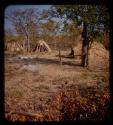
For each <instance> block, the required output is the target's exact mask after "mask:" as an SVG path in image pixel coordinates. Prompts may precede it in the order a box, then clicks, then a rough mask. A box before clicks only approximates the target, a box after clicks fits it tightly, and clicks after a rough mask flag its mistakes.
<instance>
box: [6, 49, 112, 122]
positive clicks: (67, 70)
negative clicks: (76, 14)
mask: <svg viewBox="0 0 113 125" xmlns="http://www.w3.org/2000/svg"><path fill="white" fill-rule="evenodd" d="M100 50H101V49H100ZM68 53H69V52H67V51H62V55H65V54H68ZM57 54H58V52H56V51H55V52H53V53H49V54H46V53H43V54H40V55H38V56H36V55H35V56H34V55H29V57H30V58H28V59H20V58H17V57H18V56H17V55H12V54H10V55H7V56H6V58H5V111H6V113H5V117H6V119H7V120H9V121H66V120H75V121H90V120H91V121H97V120H104V119H106V118H108V115H109V112H108V107H109V102H110V100H109V98H110V97H109V96H110V94H109V71H108V69H109V63H108V61H109V58H108V56H106V60H105V61H104V60H103V59H102V58H99V60H98V58H97V56H95V57H94V56H93V55H92V57H93V58H92V61H93V60H94V59H95V61H93V63H92V66H91V65H90V67H89V69H87V68H82V67H80V66H79V65H78V63H80V59H77V58H75V59H69V58H62V62H63V63H62V65H61V64H60V62H59V57H58V56H56V55H57ZM31 56H33V57H32V58H31ZM103 56H104V55H103ZM96 59H97V60H96ZM90 61H91V60H90ZM102 61H103V63H99V62H102ZM94 63H95V65H94ZM105 63H107V65H106V66H107V69H106V68H105ZM29 65H33V66H34V67H33V68H34V69H35V67H36V68H37V70H34V71H33V70H30V68H32V67H29V70H28V69H27V66H29ZM25 66H26V69H24V68H23V67H25ZM92 67H93V68H94V70H93V68H92ZM98 67H101V68H100V69H99V70H98Z"/></svg>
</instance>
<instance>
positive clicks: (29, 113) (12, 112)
mask: <svg viewBox="0 0 113 125" xmlns="http://www.w3.org/2000/svg"><path fill="white" fill-rule="evenodd" d="M5 113H7V115H11V114H18V115H24V116H31V117H38V118H39V117H40V118H43V115H42V114H37V113H31V112H23V111H21V112H19V111H5Z"/></svg>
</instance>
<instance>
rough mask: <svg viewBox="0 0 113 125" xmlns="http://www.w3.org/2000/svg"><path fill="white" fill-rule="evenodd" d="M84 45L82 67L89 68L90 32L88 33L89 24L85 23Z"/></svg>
mask: <svg viewBox="0 0 113 125" xmlns="http://www.w3.org/2000/svg"><path fill="white" fill-rule="evenodd" d="M82 37H83V43H82V60H81V66H83V67H87V66H88V53H89V41H88V31H87V23H86V22H84V24H83V33H82Z"/></svg>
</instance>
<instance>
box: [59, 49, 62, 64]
mask: <svg viewBox="0 0 113 125" xmlns="http://www.w3.org/2000/svg"><path fill="white" fill-rule="evenodd" d="M59 60H60V64H61V65H62V58H61V51H60V48H59Z"/></svg>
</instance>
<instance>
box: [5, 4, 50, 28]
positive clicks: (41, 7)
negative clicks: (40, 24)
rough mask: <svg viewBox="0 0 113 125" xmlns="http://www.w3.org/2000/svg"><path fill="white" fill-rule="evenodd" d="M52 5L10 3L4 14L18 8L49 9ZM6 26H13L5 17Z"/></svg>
mask: <svg viewBox="0 0 113 125" xmlns="http://www.w3.org/2000/svg"><path fill="white" fill-rule="evenodd" d="M50 7H51V5H10V6H7V7H6V8H5V13H4V15H5V16H6V15H7V14H10V12H11V11H14V10H16V9H28V8H38V10H40V11H42V10H43V9H49V8H50ZM4 28H5V29H6V28H12V23H11V22H10V21H8V20H6V19H4Z"/></svg>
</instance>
